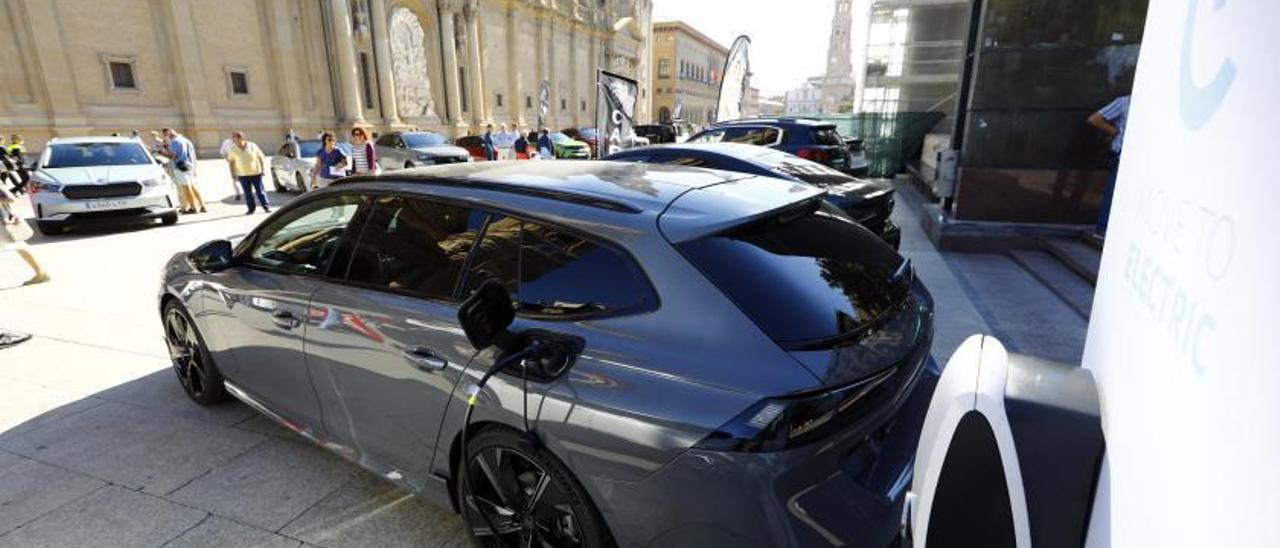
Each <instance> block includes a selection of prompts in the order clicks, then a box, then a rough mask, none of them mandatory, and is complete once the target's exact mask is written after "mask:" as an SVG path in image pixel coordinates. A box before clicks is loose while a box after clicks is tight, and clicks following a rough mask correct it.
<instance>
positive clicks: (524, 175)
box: [343, 160, 752, 213]
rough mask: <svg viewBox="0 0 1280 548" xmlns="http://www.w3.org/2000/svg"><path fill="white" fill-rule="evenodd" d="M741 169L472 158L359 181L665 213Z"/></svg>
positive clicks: (355, 181)
mask: <svg viewBox="0 0 1280 548" xmlns="http://www.w3.org/2000/svg"><path fill="white" fill-rule="evenodd" d="M750 177H752V176H751V175H746V174H742V173H735V172H728V171H717V170H711V169H698V168H689V167H683V166H669V165H661V164H640V163H635V162H608V161H599V160H594V161H577V160H561V161H554V162H553V161H544V162H520V161H508V162H474V163H459V164H449V165H438V166H427V167H419V168H411V169H405V170H397V171H395V172H391V173H388V174H384V175H380V176H376V177H358V178H355V179H351V180H349V181H348V182H344V183H343V185H346V184H359V183H361V182H396V181H404V182H422V183H428V184H430V183H443V184H449V183H453V184H455V185H462V186H474V187H477V188H483V189H486V190H497V191H500V192H510V193H515V194H526V195H530V194H532V195H541V196H542V197H547V198H552V199H562V200H564V201H576V202H580V203H581V202H589V201H595V203H596V204H598V205H601V206H602V207H604V209H612V210H615V211H620V212H626V213H639V212H657V213H661V212H662V211H663V210H665V209H666V207H667V206H668V205H669V204H670V203H671V202H672V201H674V200H675V199H676V198H678V197H679V196H680V195H682V194H684V193H686V192H688V191H690V190H694V189H702V188H707V187H710V186H714V185H718V184H722V183H727V182H732V181H736V180H739V179H744V178H750Z"/></svg>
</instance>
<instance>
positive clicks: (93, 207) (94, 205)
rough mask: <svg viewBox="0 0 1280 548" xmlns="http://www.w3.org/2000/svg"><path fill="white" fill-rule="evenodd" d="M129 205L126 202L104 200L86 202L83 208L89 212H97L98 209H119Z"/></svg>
mask: <svg viewBox="0 0 1280 548" xmlns="http://www.w3.org/2000/svg"><path fill="white" fill-rule="evenodd" d="M127 203H129V202H128V201H126V200H105V201H101V202H88V203H86V204H84V208H85V209H87V210H89V211H97V210H100V209H119V208H122V207H124V206H125V204H127Z"/></svg>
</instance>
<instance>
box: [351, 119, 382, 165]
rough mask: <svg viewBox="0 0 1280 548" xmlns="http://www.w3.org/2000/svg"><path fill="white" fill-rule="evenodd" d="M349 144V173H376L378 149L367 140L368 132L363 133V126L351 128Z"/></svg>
mask: <svg viewBox="0 0 1280 548" xmlns="http://www.w3.org/2000/svg"><path fill="white" fill-rule="evenodd" d="M351 145H352V146H351V174H352V175H377V174H378V172H379V171H380V170H379V169H378V151H377V149H376V148H375V147H374V146H373V143H372V142H370V141H369V134H368V133H365V130H364V128H362V127H357V128H352V130H351Z"/></svg>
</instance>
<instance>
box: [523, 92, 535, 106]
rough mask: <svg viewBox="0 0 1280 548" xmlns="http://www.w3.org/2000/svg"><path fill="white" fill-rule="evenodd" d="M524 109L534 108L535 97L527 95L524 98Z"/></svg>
mask: <svg viewBox="0 0 1280 548" xmlns="http://www.w3.org/2000/svg"><path fill="white" fill-rule="evenodd" d="M524 108H533V96H532V95H525V96H524Z"/></svg>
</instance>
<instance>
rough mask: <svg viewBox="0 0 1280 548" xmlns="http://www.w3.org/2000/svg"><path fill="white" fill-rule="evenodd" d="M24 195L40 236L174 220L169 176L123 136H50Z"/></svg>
mask: <svg viewBox="0 0 1280 548" xmlns="http://www.w3.org/2000/svg"><path fill="white" fill-rule="evenodd" d="M30 195H31V206H32V209H34V210H35V213H36V227H37V228H38V229H39V230H40V232H41V233H43V234H60V233H62V232H63V231H65V230H66V229H67V228H68V227H70V226H72V225H77V226H84V225H102V224H123V223H128V222H137V221H148V222H150V221H154V220H155V219H159V220H160V221H161V222H162V223H164V224H166V225H171V224H174V223H177V222H178V208H177V204H178V197H177V193H176V191H175V187H174V183H173V180H172V179H171V178H170V177H169V174H168V173H167V172H166V171H165V168H164V166H163V165H161V164H160V163H159V162H158V161H157V160H156V159H155V158H153V157H152V156H151V153H150V152H148V151H147V148H146V147H144V146H142V143H140V142H138V141H137V140H136V139H131V138H127V137H77V138H70V139H59V138H54V139H53V140H51V141H49V143H48V145H47V146H45V149H44V152H42V153H41V154H40V160H39V161H38V162H37V164H36V169H35V172H34V173H33V174H32V176H31V186H30Z"/></svg>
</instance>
